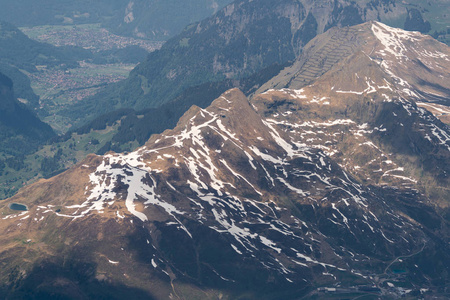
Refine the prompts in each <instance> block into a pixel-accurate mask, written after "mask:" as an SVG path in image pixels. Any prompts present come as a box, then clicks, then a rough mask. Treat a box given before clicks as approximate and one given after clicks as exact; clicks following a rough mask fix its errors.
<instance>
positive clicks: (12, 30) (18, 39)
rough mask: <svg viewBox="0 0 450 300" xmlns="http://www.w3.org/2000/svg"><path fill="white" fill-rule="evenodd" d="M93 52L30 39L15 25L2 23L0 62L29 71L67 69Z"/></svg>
mask: <svg viewBox="0 0 450 300" xmlns="http://www.w3.org/2000/svg"><path fill="white" fill-rule="evenodd" d="M91 56H92V54H91V52H89V51H87V50H84V49H82V48H76V47H55V46H51V45H49V44H44V43H40V42H37V41H34V40H31V39H29V38H28V37H27V36H26V35H25V34H24V33H23V32H21V31H20V30H19V29H18V28H17V27H15V26H14V25H12V24H10V23H7V22H1V21H0V62H2V63H7V64H11V65H14V66H16V67H18V68H20V69H25V70H27V71H35V70H36V68H35V66H36V65H44V66H58V65H62V64H64V65H65V66H66V67H69V66H75V65H78V63H77V61H78V60H81V59H86V58H88V57H91Z"/></svg>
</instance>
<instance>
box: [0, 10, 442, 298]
mask: <svg viewBox="0 0 450 300" xmlns="http://www.w3.org/2000/svg"><path fill="white" fill-rule="evenodd" d="M229 9H230V8H229ZM224 13H225V12H224ZM210 21H211V20H210ZM196 30H203V29H202V28H197V29H196ZM311 38H313V37H311ZM306 42H307V41H305V44H306ZM274 51H280V49H274ZM249 63H251V62H249ZM217 66H219V65H217ZM221 66H222V67H225V65H221ZM449 70H450V49H449V47H448V46H446V45H444V44H441V43H440V42H437V41H436V40H433V39H432V38H431V37H429V36H425V35H422V34H420V33H419V32H407V31H404V30H401V29H395V28H392V27H389V26H387V25H384V24H382V23H378V22H369V23H364V24H360V25H356V26H353V27H342V28H332V29H330V30H328V31H327V32H326V33H324V34H322V35H319V36H317V37H316V38H314V39H312V40H311V41H310V42H309V43H308V44H306V46H305V50H304V51H303V52H302V53H301V55H298V58H296V59H295V60H294V62H293V64H292V65H290V66H289V67H287V68H286V69H284V70H283V71H281V72H280V74H279V75H277V76H275V77H274V78H272V79H271V80H270V81H268V82H267V83H266V84H265V85H264V86H263V87H262V88H261V89H260V90H259V91H258V92H256V93H255V94H254V95H253V96H252V97H251V98H247V97H246V96H245V95H244V94H243V93H242V92H241V91H240V90H239V89H236V88H234V89H230V90H228V91H226V92H225V93H223V94H222V95H221V96H220V97H218V98H217V99H216V100H214V101H213V102H212V104H211V105H210V106H208V107H207V108H205V109H202V108H199V107H197V106H192V107H191V108H190V109H189V111H187V112H186V113H185V114H184V115H183V117H182V118H181V119H180V120H179V121H178V124H177V125H176V127H175V128H173V129H171V130H166V131H164V132H163V133H161V134H156V135H153V136H152V137H151V138H150V139H149V140H148V141H147V143H146V144H145V145H144V146H142V147H139V148H137V149H136V150H135V151H132V152H129V153H114V152H109V153H106V154H105V155H103V156H98V155H90V156H88V157H87V158H86V159H85V160H83V161H82V162H80V163H78V164H77V165H75V166H74V167H72V168H70V169H69V170H67V171H66V172H64V173H62V174H59V175H57V176H56V177H53V178H50V179H45V180H40V181H39V182H37V183H35V184H32V185H30V186H27V187H24V188H23V189H21V190H20V191H19V193H18V194H17V195H15V196H14V197H12V198H10V199H7V200H5V201H3V202H1V203H0V231H1V232H2V233H3V234H2V235H1V236H0V245H2V247H1V249H0V264H1V266H2V267H1V268H0V276H1V277H0V278H1V281H0V282H2V283H3V286H2V287H1V288H2V289H1V290H0V291H1V293H3V295H5V298H6V299H24V298H25V299H48V298H58V299H92V298H96V299H112V298H116V299H123V298H125V297H127V298H130V299H132V298H134V299H137V298H147V299H217V298H219V299H301V298H306V299H329V298H330V297H336V298H338V299H339V298H355V297H359V296H369V297H372V296H373V297H375V298H378V297H379V298H384V299H396V298H400V297H402V296H405V297H409V299H417V298H418V297H429V298H430V299H431V297H436V298H441V299H444V298H446V297H449V296H450V295H449V293H450V291H449V290H448V281H449V274H450V244H449V237H450V235H449V229H450V227H449V217H450V209H449V207H450V206H449V204H450V203H449V201H448V199H449V191H448V186H449V177H448V174H449V173H450V164H449V161H450V128H449V126H448V125H446V124H445V123H443V122H442V121H440V119H439V118H438V117H437V116H438V112H440V113H446V112H448V106H449V102H448V101H449V99H450V86H449V85H450V83H449V81H448V78H449V77H450V74H449ZM177 74H178V73H177ZM177 74H175V75H177ZM438 105H440V106H438ZM432 112H433V113H435V114H436V115H433V113H432ZM440 117H442V116H440ZM443 120H444V118H443Z"/></svg>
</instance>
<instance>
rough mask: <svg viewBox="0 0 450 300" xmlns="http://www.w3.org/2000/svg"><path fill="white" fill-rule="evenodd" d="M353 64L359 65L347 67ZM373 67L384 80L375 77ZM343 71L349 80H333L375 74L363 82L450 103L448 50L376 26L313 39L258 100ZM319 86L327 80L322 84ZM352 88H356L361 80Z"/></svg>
mask: <svg viewBox="0 0 450 300" xmlns="http://www.w3.org/2000/svg"><path fill="white" fill-rule="evenodd" d="M419 41H420V42H419ZM358 52H359V54H358ZM361 53H363V54H365V56H366V57H364V55H362V54H361ZM355 58H357V60H358V61H359V62H358V63H356V60H355ZM350 59H352V60H353V62H354V63H355V64H354V65H353V66H350V65H349V66H346V65H348V64H349V60H350ZM369 59H370V60H371V61H372V62H369ZM363 61H365V62H363ZM361 64H366V65H367V66H369V67H370V68H369V70H372V71H369V70H365V69H364V68H361V67H362V65H361ZM375 64H378V66H379V68H380V70H381V71H382V72H384V73H385V74H384V75H382V74H380V72H379V71H375V69H376V68H377V66H376V65H375ZM342 68H347V72H348V73H347V75H346V76H347V78H340V77H336V78H335V80H339V81H345V80H349V79H350V78H348V76H351V77H354V76H353V74H355V73H356V72H359V73H360V72H366V73H367V72H372V74H367V76H364V77H363V79H364V78H365V77H368V78H369V77H372V76H373V75H375V74H374V73H373V72H376V73H377V74H378V75H376V76H375V77H378V78H380V79H381V78H382V77H384V79H386V80H387V81H392V82H395V84H396V89H397V90H398V91H399V93H400V94H402V95H410V96H411V95H413V94H414V95H415V97H416V98H417V99H418V100H419V99H420V100H423V101H428V100H426V99H425V98H427V99H429V100H431V101H436V102H441V103H442V104H444V103H446V102H448V99H450V83H449V81H448V80H446V74H447V70H449V69H450V50H449V47H448V46H446V45H444V44H442V43H440V42H438V41H436V40H434V39H433V38H431V37H429V36H426V35H423V34H421V33H419V32H409V31H405V30H402V29H397V28H393V27H389V26H387V25H384V24H382V23H379V22H375V21H371V22H367V23H364V24H360V25H355V26H352V27H346V28H342V29H336V28H332V29H330V30H329V31H327V32H326V33H324V34H321V35H319V36H317V37H315V38H314V39H313V40H312V41H311V42H309V43H308V44H307V45H306V46H305V51H304V52H303V54H302V55H300V56H299V58H298V59H297V60H296V61H295V62H294V63H293V65H292V66H290V67H287V68H286V69H284V70H283V71H281V72H280V74H279V75H278V76H276V77H275V78H273V79H272V80H271V81H269V82H267V83H266V84H264V85H262V86H261V88H260V89H259V90H258V91H257V92H256V94H258V93H262V92H264V91H267V90H269V89H274V88H275V89H282V88H291V89H301V88H304V87H307V86H308V85H311V84H313V83H314V82H315V81H316V80H318V78H319V77H321V76H322V75H324V74H325V75H326V74H327V73H332V72H340V71H341V70H342ZM349 68H354V70H350V69H349ZM411 70H414V72H411ZM369 75H370V76H369ZM384 79H382V81H384ZM321 81H322V83H323V82H325V81H326V80H325V79H323V78H322V79H321ZM353 82H354V83H355V84H356V85H358V80H356V79H355V80H353ZM378 84H382V82H379V83H378ZM382 86H384V84H382ZM368 87H369V86H368V85H367V88H368ZM348 88H349V87H348ZM361 88H362V86H361ZM363 90H364V89H363ZM353 91H356V92H357V91H358V90H357V89H354V90H353ZM359 91H362V90H359ZM425 96H426V97H425Z"/></svg>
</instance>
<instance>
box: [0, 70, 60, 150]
mask: <svg viewBox="0 0 450 300" xmlns="http://www.w3.org/2000/svg"><path fill="white" fill-rule="evenodd" d="M0 129H1V130H0V136H1V145H0V151H1V156H0V157H2V158H3V157H4V155H7V156H9V155H12V154H18V155H23V154H25V153H28V152H29V151H31V149H34V148H35V147H36V146H37V145H38V144H42V143H43V142H45V141H46V140H48V139H49V138H51V137H53V136H55V133H54V132H53V130H52V129H51V127H50V126H48V125H47V124H45V123H43V122H42V121H41V120H39V118H38V117H36V116H35V115H34V114H33V113H32V112H31V111H30V110H29V109H28V108H26V107H25V106H24V105H23V104H21V103H20V102H19V101H17V100H16V99H15V97H14V91H13V82H12V81H11V79H10V78H8V77H7V76H5V75H3V74H2V73H0Z"/></svg>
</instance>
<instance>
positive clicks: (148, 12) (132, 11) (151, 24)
mask: <svg viewBox="0 0 450 300" xmlns="http://www.w3.org/2000/svg"><path fill="white" fill-rule="evenodd" d="M230 2H231V0H187V1H179V0H178V1H176V0H169V1H167V0H166V1H160V0H134V1H130V0H98V1H91V0H78V1H67V0H42V1H34V0H20V1H15V0H4V1H2V10H1V11H0V20H6V21H9V22H11V23H14V24H15V25H17V26H36V25H49V24H58V25H60V24H86V23H102V24H103V25H104V26H105V27H108V28H109V29H111V30H112V31H113V32H115V33H118V34H122V35H129V36H135V37H140V38H148V39H153V40H166V39H167V38H169V37H172V36H173V35H175V34H177V33H178V32H180V31H181V30H182V29H183V27H185V26H186V25H188V24H190V23H193V22H196V21H199V20H201V19H203V18H205V17H207V16H210V15H211V14H213V13H215V12H216V11H217V10H218V9H220V8H222V7H223V6H225V5H226V4H228V3H230Z"/></svg>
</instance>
